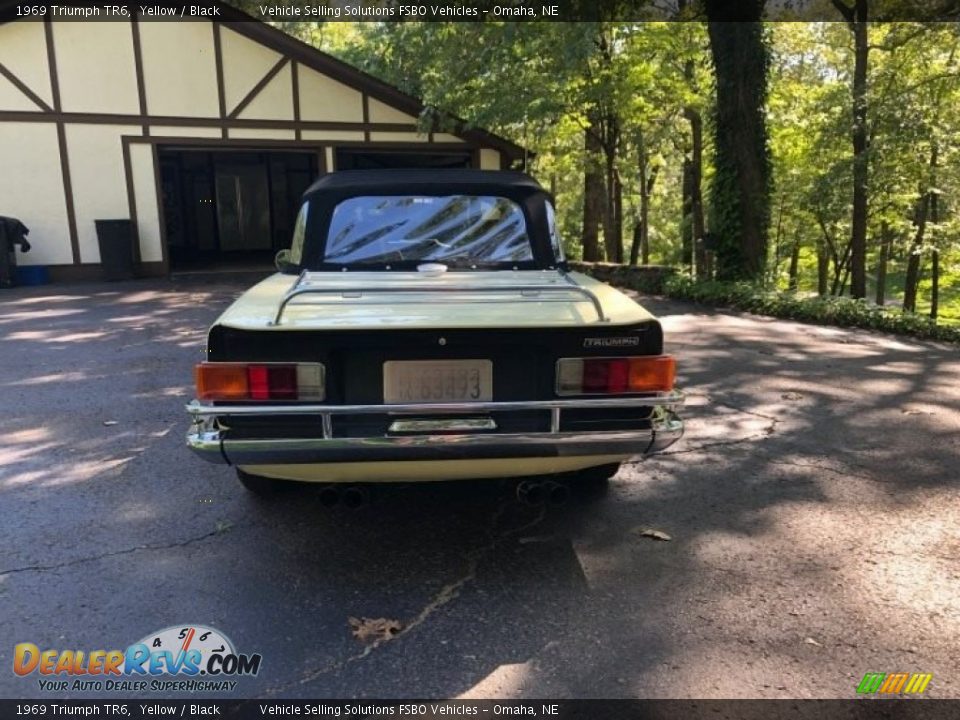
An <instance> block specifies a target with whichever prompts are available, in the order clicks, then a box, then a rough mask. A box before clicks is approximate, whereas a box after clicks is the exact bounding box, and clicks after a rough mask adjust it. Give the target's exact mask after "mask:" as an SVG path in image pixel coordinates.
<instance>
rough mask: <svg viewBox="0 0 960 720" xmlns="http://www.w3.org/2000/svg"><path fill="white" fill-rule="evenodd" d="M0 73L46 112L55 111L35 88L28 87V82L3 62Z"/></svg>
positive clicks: (0, 65) (0, 64)
mask: <svg viewBox="0 0 960 720" xmlns="http://www.w3.org/2000/svg"><path fill="white" fill-rule="evenodd" d="M0 75H3V76H4V77H5V78H6V79H7V80H9V81H10V82H11V83H12V84H13V86H14V87H16V88H17V90H19V91H20V92H22V93H23V94H24V95H26V96H27V97H28V98H30V102H32V103H33V104H34V105H36V106H37V107H38V108H40V109H41V110H43V111H44V112H48V113H49V112H53V108H52V107H50V106H49V105H47V103H45V102H44V101H43V98H42V97H40V96H39V95H37V94H36V93H35V92H34V91H33V90H31V89H30V88H29V87H27V84H26V83H25V82H23V81H22V80H21V79H20V78H18V77H17V76H16V75H14V74H13V72H11V70H10V68H8V67H7V66H6V65H4V64H3V63H0Z"/></svg>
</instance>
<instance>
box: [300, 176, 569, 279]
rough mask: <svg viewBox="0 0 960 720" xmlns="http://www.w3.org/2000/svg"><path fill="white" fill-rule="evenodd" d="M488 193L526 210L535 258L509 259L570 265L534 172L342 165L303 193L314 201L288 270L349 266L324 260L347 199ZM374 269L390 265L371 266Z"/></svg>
mask: <svg viewBox="0 0 960 720" xmlns="http://www.w3.org/2000/svg"><path fill="white" fill-rule="evenodd" d="M384 195H387V196H389V195H397V196H403V195H427V196H433V195H435V196H440V197H446V196H451V195H486V196H496V197H503V198H508V199H510V200H512V201H514V202H515V203H516V204H517V205H518V206H519V207H520V208H521V210H522V211H523V215H524V219H525V221H526V231H527V235H528V237H529V239H530V243H531V246H532V251H533V258H532V259H531V260H527V261H521V262H517V263H510V265H512V266H514V267H516V268H517V269H521V270H532V269H548V268H555V267H558V266H559V267H565V263H564V262H563V260H562V258H561V257H558V254H557V253H555V251H554V247H553V244H552V240H551V234H550V230H549V224H548V205H551V204H552V202H553V199H552V197H551V196H550V193H548V192H547V191H546V190H544V189H543V187H542V186H541V185H540V184H539V183H538V182H537V181H536V180H534V179H533V178H532V177H530V176H529V175H527V174H525V173H522V172H518V171H515V170H473V169H420V168H417V169H391V170H383V169H381V170H341V171H338V172H333V173H330V174H328V175H324V176H323V177H321V178H320V179H319V180H317V181H316V182H315V183H314V184H313V185H311V186H310V187H309V188H308V189H307V191H306V192H305V193H304V194H303V201H304V203H306V204H308V205H309V214H308V216H307V226H306V233H305V240H304V243H303V249H302V253H301V254H300V256H299V257H298V256H296V255H294V256H293V257H292V261H293V264H292V265H291V266H290V268H289V269H288V270H287V272H297V271H299V270H302V269H309V270H336V271H340V270H345V269H348V268H347V267H345V266H343V265H340V264H336V263H328V262H325V261H324V250H325V245H326V242H327V234H328V231H329V228H330V223H331V219H332V217H333V213H334V210H335V209H336V207H337V205H338V204H339V203H341V202H343V201H345V200H348V199H350V198H356V197H365V196H384ZM417 264H418V263H417V262H415V261H410V262H406V263H404V262H402V261H400V262H392V263H390V266H389V267H392V268H393V269H395V270H396V269H402V268H404V267H406V266H408V265H409V266H410V267H415V266H416V265H417ZM365 269H369V270H376V269H389V268H388V267H387V266H386V265H385V266H384V267H380V268H378V267H369V268H365Z"/></svg>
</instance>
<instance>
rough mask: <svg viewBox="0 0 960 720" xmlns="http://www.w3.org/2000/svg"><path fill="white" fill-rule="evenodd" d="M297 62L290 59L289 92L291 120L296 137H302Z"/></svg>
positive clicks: (298, 138)
mask: <svg viewBox="0 0 960 720" xmlns="http://www.w3.org/2000/svg"><path fill="white" fill-rule="evenodd" d="M299 67H300V66H299V63H297V62H296V61H293V60H291V61H290V93H291V94H292V96H293V122H295V123H296V125H297V128H296V138H297V140H300V139H302V138H303V131H302V129H301V127H300V70H299Z"/></svg>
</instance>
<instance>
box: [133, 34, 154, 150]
mask: <svg viewBox="0 0 960 720" xmlns="http://www.w3.org/2000/svg"><path fill="white" fill-rule="evenodd" d="M130 33H131V35H132V37H133V67H134V71H135V72H136V74H137V101H138V102H139V104H140V116H141V117H143V118H146V116H147V86H146V83H145V82H144V80H143V49H142V48H141V45H140V21H139V20H138V19H137V16H136V15H133V16H131V18H130ZM141 126H142V130H143V134H144V135H149V134H150V124H149V123H147V121H146V120H144V121H143V123H142V124H141Z"/></svg>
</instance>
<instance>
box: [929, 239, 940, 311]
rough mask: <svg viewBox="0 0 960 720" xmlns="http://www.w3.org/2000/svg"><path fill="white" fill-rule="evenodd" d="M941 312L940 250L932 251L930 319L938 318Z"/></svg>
mask: <svg viewBox="0 0 960 720" xmlns="http://www.w3.org/2000/svg"><path fill="white" fill-rule="evenodd" d="M939 313H940V251H939V250H937V249H934V250H933V251H932V252H931V253H930V319H931V320H936V319H937V315H938V314H939Z"/></svg>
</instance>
